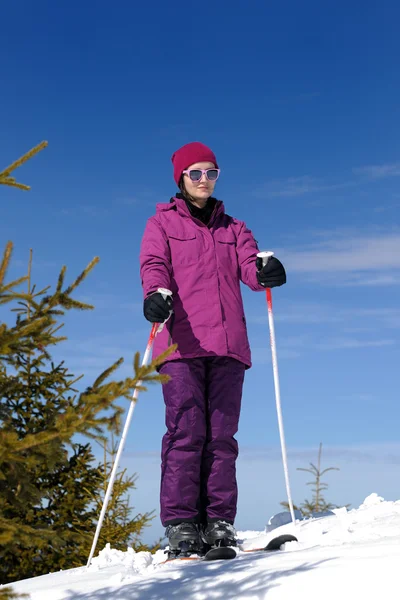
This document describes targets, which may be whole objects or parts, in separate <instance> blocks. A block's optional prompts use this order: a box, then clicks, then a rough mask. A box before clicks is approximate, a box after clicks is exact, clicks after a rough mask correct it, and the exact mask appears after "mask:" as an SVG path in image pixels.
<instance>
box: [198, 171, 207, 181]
mask: <svg viewBox="0 0 400 600" xmlns="http://www.w3.org/2000/svg"><path fill="white" fill-rule="evenodd" d="M204 182H207V177H206V174H205V173H202V174H201V177H200V180H199V183H204Z"/></svg>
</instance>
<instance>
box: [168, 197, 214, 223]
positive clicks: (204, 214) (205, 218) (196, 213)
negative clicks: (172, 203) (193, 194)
mask: <svg viewBox="0 0 400 600" xmlns="http://www.w3.org/2000/svg"><path fill="white" fill-rule="evenodd" d="M176 198H180V199H181V200H184V201H185V202H186V206H187V207H188V209H189V212H190V214H191V215H192V217H194V218H195V219H199V221H201V222H202V223H204V225H208V223H209V222H210V219H211V215H212V214H213V212H214V208H215V205H216V204H217V200H216V198H213V197H212V196H211V197H210V198H209V199H208V200H207V204H206V205H205V207H204V208H199V207H198V206H195V205H194V204H193V203H192V202H190V200H188V199H187V198H185V196H184V195H183V194H180V193H179V194H176ZM171 200H173V198H171Z"/></svg>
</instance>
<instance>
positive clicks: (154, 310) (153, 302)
mask: <svg viewBox="0 0 400 600" xmlns="http://www.w3.org/2000/svg"><path fill="white" fill-rule="evenodd" d="M171 310H172V298H171V296H167V297H166V299H165V300H164V298H163V295H162V294H160V292H155V293H154V294H151V295H150V296H148V297H147V298H146V299H145V301H144V303H143V314H144V316H145V318H146V319H147V320H148V321H150V323H164V321H166V320H167V319H168V317H169V315H170V313H171Z"/></svg>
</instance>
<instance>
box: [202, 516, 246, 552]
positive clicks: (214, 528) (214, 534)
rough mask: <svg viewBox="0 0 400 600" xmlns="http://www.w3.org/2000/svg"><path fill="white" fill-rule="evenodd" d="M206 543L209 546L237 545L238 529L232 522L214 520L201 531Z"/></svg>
mask: <svg viewBox="0 0 400 600" xmlns="http://www.w3.org/2000/svg"><path fill="white" fill-rule="evenodd" d="M201 536H202V539H203V541H204V543H205V544H206V545H207V546H208V547H209V548H222V547H228V546H236V545H237V542H236V530H235V528H234V526H233V525H231V523H227V522H226V521H222V520H221V521H214V522H212V523H208V525H207V526H206V527H205V528H204V529H203V530H202V532H201Z"/></svg>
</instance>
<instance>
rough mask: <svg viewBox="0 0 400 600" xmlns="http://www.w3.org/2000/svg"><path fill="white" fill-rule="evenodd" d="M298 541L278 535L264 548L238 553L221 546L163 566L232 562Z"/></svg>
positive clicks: (289, 535)
mask: <svg viewBox="0 0 400 600" xmlns="http://www.w3.org/2000/svg"><path fill="white" fill-rule="evenodd" d="M297 541H298V539H297V538H296V537H295V536H294V535H291V534H283V535H278V536H276V537H274V538H272V540H270V541H269V542H268V544H267V545H266V546H264V547H263V548H252V549H251V550H241V549H240V547H239V550H240V552H237V551H236V550H235V548H234V547H232V546H219V547H218V548H211V550H208V552H206V553H205V554H204V555H202V556H201V555H191V556H179V555H178V556H173V557H171V558H168V559H167V560H166V561H165V562H164V563H162V564H166V563H168V562H174V561H183V562H185V561H198V562H202V561H214V560H231V559H232V558H236V557H237V556H240V554H241V553H243V554H249V553H252V552H278V551H279V550H280V549H281V547H282V546H283V544H286V543H287V542H297Z"/></svg>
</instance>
